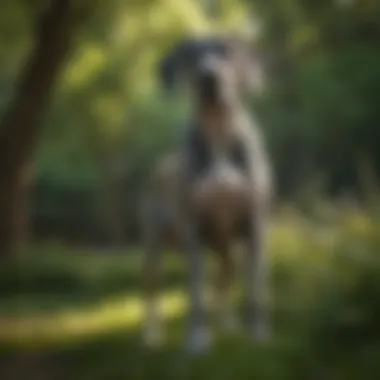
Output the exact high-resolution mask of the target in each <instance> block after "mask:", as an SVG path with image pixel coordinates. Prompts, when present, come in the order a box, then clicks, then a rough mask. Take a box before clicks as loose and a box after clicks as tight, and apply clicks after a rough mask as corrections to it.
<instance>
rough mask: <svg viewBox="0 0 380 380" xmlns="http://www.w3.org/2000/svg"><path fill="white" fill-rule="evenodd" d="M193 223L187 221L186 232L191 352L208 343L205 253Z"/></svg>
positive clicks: (203, 348) (201, 349) (194, 352)
mask: <svg viewBox="0 0 380 380" xmlns="http://www.w3.org/2000/svg"><path fill="white" fill-rule="evenodd" d="M196 228H197V227H196V225H195V223H189V224H188V227H187V231H186V232H187V233H186V243H185V244H186V253H187V261H188V268H189V296H190V305H189V306H190V314H189V331H188V337H187V341H186V350H187V351H188V352H189V353H191V354H196V353H201V352H203V351H205V350H206V349H207V348H208V346H209V344H210V334H209V330H208V329H207V326H206V302H205V301H206V300H205V262H204V260H205V257H204V256H205V255H204V253H203V250H202V246H201V242H200V239H199V234H198V231H197V230H196Z"/></svg>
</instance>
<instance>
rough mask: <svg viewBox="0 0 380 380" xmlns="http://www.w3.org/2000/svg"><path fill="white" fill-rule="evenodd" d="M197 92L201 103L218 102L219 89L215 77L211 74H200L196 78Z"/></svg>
mask: <svg viewBox="0 0 380 380" xmlns="http://www.w3.org/2000/svg"><path fill="white" fill-rule="evenodd" d="M198 91H199V97H200V100H201V101H202V102H211V103H215V102H217V101H218V100H219V88H218V80H217V77H216V75H215V74H213V73H211V72H204V73H202V74H200V75H199V76H198Z"/></svg>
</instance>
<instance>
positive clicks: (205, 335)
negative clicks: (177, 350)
mask: <svg viewBox="0 0 380 380" xmlns="http://www.w3.org/2000/svg"><path fill="white" fill-rule="evenodd" d="M210 345H211V334H210V331H209V330H208V329H206V328H197V329H194V330H193V331H190V333H189V337H188V339H187V341H186V344H185V350H186V352H187V353H189V354H192V355H194V354H202V353H204V352H206V351H207V350H208V349H209V347H210Z"/></svg>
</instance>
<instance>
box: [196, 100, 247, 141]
mask: <svg viewBox="0 0 380 380" xmlns="http://www.w3.org/2000/svg"><path fill="white" fill-rule="evenodd" d="M241 112H242V110H241V108H240V107H237V106H236V105H229V106H225V105H210V106H198V107H197V108H196V110H195V117H196V125H197V126H198V128H199V129H200V131H201V134H202V135H203V136H204V137H205V138H206V139H207V140H208V141H209V142H212V145H217V146H218V145H224V142H225V141H227V140H228V139H229V136H230V134H231V132H232V130H233V128H234V126H233V125H234V124H235V120H236V118H237V115H239V114H240V113H241Z"/></svg>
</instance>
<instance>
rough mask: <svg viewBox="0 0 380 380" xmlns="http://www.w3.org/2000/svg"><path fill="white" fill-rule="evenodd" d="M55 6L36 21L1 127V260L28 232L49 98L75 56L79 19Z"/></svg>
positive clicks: (68, 7)
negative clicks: (33, 172)
mask: <svg viewBox="0 0 380 380" xmlns="http://www.w3.org/2000/svg"><path fill="white" fill-rule="evenodd" d="M74 8H76V7H74V2H73V1H71V0H51V1H49V2H48V4H47V5H46V8H45V9H43V11H42V14H41V16H40V17H39V18H38V19H37V22H36V29H35V44H34V47H33V48H32V50H31V52H30V56H29V59H27V61H26V64H25V67H24V69H23V71H22V73H21V76H20V80H19V83H18V86H17V88H16V90H15V95H14V97H13V100H11V102H10V104H9V105H8V108H7V109H6V111H5V115H4V117H3V120H2V122H1V124H0V163H1V164H0V165H1V166H0V167H1V170H0V254H1V255H2V256H3V257H8V256H11V255H12V254H13V253H14V252H16V251H17V250H18V249H19V248H20V245H21V244H22V241H23V238H24V234H25V228H26V214H25V210H26V206H25V205H26V201H27V184H28V177H29V175H30V172H29V168H30V164H31V159H32V155H33V153H34V149H35V146H36V142H37V139H38V136H39V133H40V130H41V125H42V121H43V117H44V114H45V111H46V109H47V107H48V105H49V100H50V95H51V93H52V91H53V89H54V85H55V83H56V80H57V78H58V74H59V73H60V70H61V68H62V66H63V65H64V63H65V58H66V56H67V54H68V52H69V51H70V47H71V42H72V38H71V37H72V32H73V26H74V22H75V21H76V16H77V13H76V12H75V10H77V9H78V8H76V9H74Z"/></svg>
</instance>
